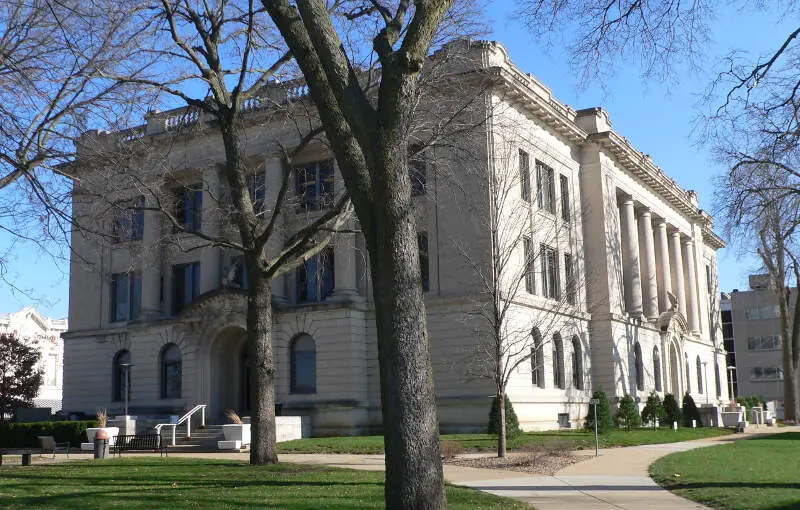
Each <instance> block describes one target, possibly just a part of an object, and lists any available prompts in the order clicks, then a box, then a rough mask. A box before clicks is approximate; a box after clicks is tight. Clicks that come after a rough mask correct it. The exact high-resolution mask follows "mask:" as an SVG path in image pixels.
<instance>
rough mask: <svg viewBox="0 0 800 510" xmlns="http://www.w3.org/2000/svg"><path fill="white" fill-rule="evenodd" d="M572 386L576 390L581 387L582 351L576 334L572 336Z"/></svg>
mask: <svg viewBox="0 0 800 510" xmlns="http://www.w3.org/2000/svg"><path fill="white" fill-rule="evenodd" d="M572 386H573V387H574V388H575V389H576V390H582V389H583V352H582V351H581V341H580V339H579V338H578V337H577V336H573V337H572Z"/></svg>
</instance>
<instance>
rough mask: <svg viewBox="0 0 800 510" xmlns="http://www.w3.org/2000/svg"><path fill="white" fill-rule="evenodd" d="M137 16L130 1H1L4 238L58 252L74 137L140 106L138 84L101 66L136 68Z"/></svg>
mask: <svg viewBox="0 0 800 510" xmlns="http://www.w3.org/2000/svg"><path fill="white" fill-rule="evenodd" d="M136 16H137V9H136V7H135V6H133V5H131V4H130V3H128V2H107V1H105V0H90V1H86V2H83V1H73V0H66V1H51V0H32V1H30V2H2V3H0V192H2V193H3V196H4V200H3V201H2V205H0V230H3V231H5V232H7V233H8V234H9V235H10V236H11V237H12V238H16V239H19V240H21V241H23V242H32V243H36V244H37V245H38V247H39V248H40V249H42V250H45V251H48V252H50V251H51V250H53V249H55V250H54V251H53V252H51V253H52V254H54V255H57V254H58V252H59V251H60V249H61V247H62V246H64V245H67V244H68V234H69V232H70V230H71V228H70V222H71V218H70V215H69V201H70V192H71V183H70V180H69V179H68V178H65V177H64V176H62V175H61V174H62V173H63V171H64V168H63V165H64V164H65V163H66V162H68V161H70V160H71V159H72V158H73V157H74V155H75V149H74V144H73V142H74V141H75V140H76V138H77V137H78V136H79V135H80V133H82V132H83V131H86V130H87V129H89V128H90V127H94V128H100V129H108V127H109V126H116V125H117V120H118V119H120V118H125V117H127V116H128V114H129V112H130V111H133V110H136V109H137V108H142V107H146V104H147V99H148V98H147V97H146V96H144V95H142V94H141V93H140V91H139V90H138V89H136V88H135V87H132V86H125V85H122V84H120V83H117V82H115V81H113V80H109V79H107V78H105V77H104V75H103V72H102V70H109V69H113V70H118V69H120V68H122V67H124V68H125V69H126V70H127V71H128V72H129V73H132V74H135V73H136V72H137V71H136V70H137V69H138V67H137V63H136V62H137V61H136V53H137V41H139V36H140V35H141V34H140V33H139V32H138V29H137V26H136V24H135V23H133V22H132V21H131V20H132V19H134V18H135V17H136ZM88 33H91V36H87V35H86V34H88ZM0 261H2V257H1V256H0ZM1 266H2V262H0V275H4V274H5V273H4V270H3V268H2V267H1ZM9 284H11V285H13V282H9Z"/></svg>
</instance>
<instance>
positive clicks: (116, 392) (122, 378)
mask: <svg viewBox="0 0 800 510" xmlns="http://www.w3.org/2000/svg"><path fill="white" fill-rule="evenodd" d="M130 364H131V353H130V351H128V350H127V349H122V350H121V351H119V352H117V353H116V354H115V355H114V364H113V365H112V367H111V378H112V381H111V391H112V394H111V399H112V400H113V401H114V402H121V401H123V400H125V393H126V392H127V394H128V398H129V399H130V396H131V367H130Z"/></svg>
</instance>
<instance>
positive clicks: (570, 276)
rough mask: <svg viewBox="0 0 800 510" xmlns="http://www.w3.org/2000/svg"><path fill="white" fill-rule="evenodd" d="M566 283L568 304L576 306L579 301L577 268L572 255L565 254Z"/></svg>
mask: <svg viewBox="0 0 800 510" xmlns="http://www.w3.org/2000/svg"><path fill="white" fill-rule="evenodd" d="M564 279H565V280H566V281H565V282H564V283H565V285H566V293H567V296H566V297H567V303H569V304H571V305H574V304H575V303H576V302H577V301H578V297H577V294H578V292H577V285H576V282H575V267H574V263H573V260H572V254H570V253H565V254H564Z"/></svg>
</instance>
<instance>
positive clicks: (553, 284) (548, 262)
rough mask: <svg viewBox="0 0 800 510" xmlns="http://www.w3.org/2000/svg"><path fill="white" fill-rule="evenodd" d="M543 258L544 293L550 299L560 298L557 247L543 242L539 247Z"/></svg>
mask: <svg viewBox="0 0 800 510" xmlns="http://www.w3.org/2000/svg"><path fill="white" fill-rule="evenodd" d="M539 253H540V257H541V259H542V293H543V295H544V297H546V298H549V299H556V300H558V299H560V289H559V281H558V254H557V252H556V250H555V249H553V248H551V247H549V246H547V245H545V244H542V245H540V247H539Z"/></svg>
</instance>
